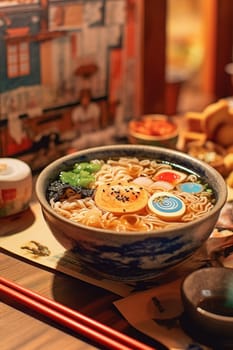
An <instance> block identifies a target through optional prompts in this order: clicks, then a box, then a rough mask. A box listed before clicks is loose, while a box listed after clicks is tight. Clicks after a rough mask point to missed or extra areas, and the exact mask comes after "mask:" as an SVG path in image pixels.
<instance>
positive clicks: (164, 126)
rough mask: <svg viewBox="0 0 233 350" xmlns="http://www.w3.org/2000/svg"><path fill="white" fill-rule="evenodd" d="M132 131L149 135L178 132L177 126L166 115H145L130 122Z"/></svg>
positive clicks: (165, 134)
mask: <svg viewBox="0 0 233 350" xmlns="http://www.w3.org/2000/svg"><path fill="white" fill-rule="evenodd" d="M129 127H130V131H132V132H135V133H138V134H143V135H147V136H158V137H165V136H169V135H171V134H173V133H174V132H176V129H177V126H176V125H175V124H174V123H172V122H170V121H169V120H168V119H167V118H166V117H164V116H160V117H159V116H155V117H153V116H144V118H142V119H140V120H132V121H131V122H130V125H129Z"/></svg>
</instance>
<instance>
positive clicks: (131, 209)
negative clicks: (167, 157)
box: [47, 157, 215, 232]
mask: <svg viewBox="0 0 233 350" xmlns="http://www.w3.org/2000/svg"><path fill="white" fill-rule="evenodd" d="M77 169H79V171H77ZM80 169H81V175H82V179H81V182H80ZM84 169H85V170H84ZM90 169H91V170H90ZM76 178H77V179H78V180H77V181H76V180H75V179H76ZM69 181H70V183H69ZM75 181H76V182H77V183H76V185H75ZM182 184H183V187H182ZM56 188H59V191H58V192H56ZM47 198H48V201H49V203H50V205H51V206H52V208H53V209H54V210H55V211H56V212H57V213H58V214H60V215H63V216H64V217H66V218H68V219H70V220H73V221H75V222H79V223H81V224H83V225H87V226H91V227H97V228H102V229H108V230H114V231H117V232H140V231H143V232H144V231H145V232H149V231H152V230H156V229H163V228H167V227H168V226H169V227H171V226H176V225H181V224H182V223H185V222H189V221H193V220H195V219H196V218H198V217H200V216H202V215H203V214H204V213H206V212H208V211H209V210H211V208H213V206H214V203H215V198H214V194H213V191H212V189H211V186H210V185H209V184H207V183H203V182H202V179H201V178H200V177H199V176H198V175H197V174H195V173H193V172H190V171H189V170H188V169H186V168H183V167H181V166H179V165H176V164H170V163H168V162H166V161H164V162H163V161H160V160H150V159H138V158H136V157H135V158H128V157H121V158H119V159H108V160H105V161H104V160H101V159H95V160H91V161H90V163H85V164H83V163H78V164H75V165H74V166H73V168H72V169H68V170H67V171H62V172H61V173H60V174H59V176H58V178H56V179H55V180H54V181H53V182H51V183H50V184H49V186H48V189H47Z"/></svg>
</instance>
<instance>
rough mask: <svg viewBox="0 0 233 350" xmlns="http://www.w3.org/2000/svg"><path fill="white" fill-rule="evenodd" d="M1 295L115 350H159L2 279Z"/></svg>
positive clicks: (0, 279)
mask: <svg viewBox="0 0 233 350" xmlns="http://www.w3.org/2000/svg"><path fill="white" fill-rule="evenodd" d="M0 285H1V286H0V295H2V296H6V297H8V298H11V299H13V300H14V301H16V302H17V303H19V304H21V305H24V306H26V307H28V308H30V309H32V310H34V311H37V312H38V313H40V314H42V315H44V316H46V317H48V318H50V319H52V320H53V321H55V322H57V323H59V324H61V325H63V326H65V327H68V328H69V329H71V330H73V331H75V332H76V333H78V334H81V335H83V336H85V337H86V338H88V339H91V340H92V341H94V342H96V343H98V344H101V345H103V346H104V347H105V348H108V349H114V350H153V349H154V350H155V348H152V347H150V346H148V345H146V344H143V343H141V342H140V341H138V340H136V339H133V338H131V337H129V336H127V335H125V334H123V333H121V332H118V331H116V330H114V329H113V328H111V327H108V326H106V325H104V324H102V323H100V322H98V321H95V320H94V319H92V318H89V317H87V316H85V315H83V314H82V313H79V312H78V311H75V310H72V309H71V308H68V307H66V306H64V305H62V304H60V303H58V302H56V301H53V300H51V299H48V298H45V297H43V296H41V295H39V294H37V293H35V292H33V291H31V290H29V289H26V288H24V287H21V286H19V285H18V284H16V283H14V282H11V281H9V280H7V279H5V278H3V277H0Z"/></svg>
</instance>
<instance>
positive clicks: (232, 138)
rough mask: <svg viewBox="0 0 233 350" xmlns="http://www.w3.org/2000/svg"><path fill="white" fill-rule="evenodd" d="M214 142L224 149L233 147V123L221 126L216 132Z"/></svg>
mask: <svg viewBox="0 0 233 350" xmlns="http://www.w3.org/2000/svg"><path fill="white" fill-rule="evenodd" d="M214 140H215V142H216V143H218V144H219V145H221V146H223V147H230V146H231V145H233V121H232V122H231V123H224V124H222V125H220V126H219V127H218V129H217V130H216V132H215V138H214Z"/></svg>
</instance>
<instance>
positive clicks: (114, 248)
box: [36, 145, 227, 281]
mask: <svg viewBox="0 0 233 350" xmlns="http://www.w3.org/2000/svg"><path fill="white" fill-rule="evenodd" d="M119 157H138V158H140V159H156V160H163V161H164V160H166V161H167V162H170V163H173V164H178V165H179V166H180V167H181V168H186V169H189V170H190V171H193V172H194V173H196V174H198V175H199V176H200V177H201V178H202V179H203V180H204V181H205V182H207V183H209V184H211V187H212V188H213V191H214V196H215V198H216V203H215V205H214V207H213V208H212V209H211V211H209V212H208V213H206V214H204V215H203V216H202V217H200V218H198V219H196V220H194V221H192V222H189V223H184V224H182V225H180V226H176V227H173V228H170V229H163V230H155V231H150V232H130V233H125V232H115V231H113V230H103V229H100V228H91V227H87V226H84V225H82V224H78V223H75V222H72V221H71V220H69V219H66V218H64V217H62V216H60V215H59V214H57V213H56V212H55V211H54V210H53V209H52V207H51V206H50V204H49V203H48V201H47V198H46V190H47V187H48V184H49V183H50V182H51V180H53V179H55V178H56V177H57V176H58V174H59V173H60V171H61V170H64V169H68V168H71V166H72V165H74V163H75V162H83V161H84V162H85V161H87V162H88V161H90V160H92V159H103V160H107V159H109V158H119ZM36 194H37V198H38V200H39V202H40V205H41V208H42V211H43V214H44V218H45V221H46V222H47V224H48V225H49V227H50V229H51V231H52V233H53V234H54V236H55V237H56V238H57V240H58V241H59V242H60V243H61V244H62V245H64V246H65V247H66V248H67V249H70V248H74V250H75V253H76V254H77V257H78V258H79V260H80V261H81V262H82V263H83V264H84V265H85V266H87V267H89V268H91V269H92V270H95V271H96V272H98V273H100V274H101V275H102V276H105V277H106V278H110V279H114V280H120V281H140V280H147V279H152V278H154V277H156V276H158V275H160V274H161V273H163V272H166V270H167V269H169V268H170V267H173V266H175V265H176V264H178V263H180V262H181V261H183V260H185V259H186V258H188V257H190V256H191V255H192V254H193V253H194V252H195V251H196V250H197V249H198V248H199V247H200V246H201V245H202V244H203V243H204V242H205V241H206V240H207V239H208V237H209V236H210V234H211V232H212V230H213V228H214V226H215V224H216V222H217V220H218V217H219V214H220V210H221V209H222V207H223V205H224V204H225V201H226V195H227V190H226V185H225V181H224V180H223V178H222V177H221V175H220V174H219V173H218V172H217V171H216V170H214V169H213V168H212V167H210V166H209V165H207V164H206V163H203V162H201V161H199V160H197V159H194V158H191V157H190V156H189V155H187V154H184V153H181V152H177V151H174V150H170V149H169V150H168V149H165V148H158V147H153V146H141V145H114V146H105V147H98V148H90V149H87V150H83V151H80V152H77V153H73V154H70V155H67V156H65V157H62V158H60V159H58V160H56V161H54V162H53V163H51V164H50V165H48V166H47V167H46V168H45V169H44V170H42V172H41V173H40V175H39V177H38V179H37V183H36Z"/></svg>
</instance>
